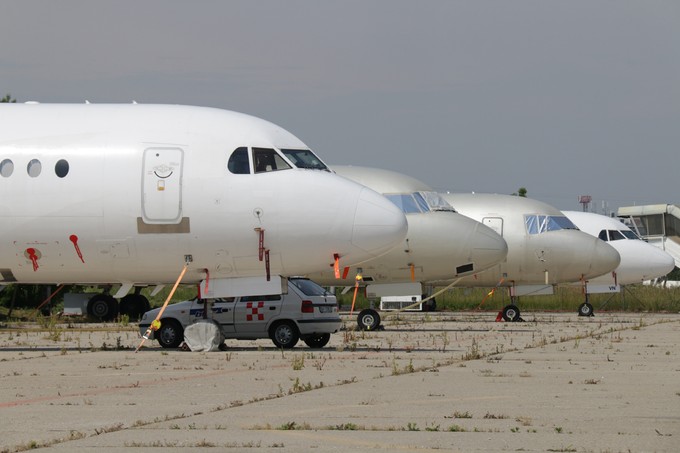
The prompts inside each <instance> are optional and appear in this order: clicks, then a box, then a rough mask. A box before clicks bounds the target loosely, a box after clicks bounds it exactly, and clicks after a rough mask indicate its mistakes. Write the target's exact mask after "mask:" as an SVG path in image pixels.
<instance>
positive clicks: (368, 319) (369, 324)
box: [357, 308, 380, 330]
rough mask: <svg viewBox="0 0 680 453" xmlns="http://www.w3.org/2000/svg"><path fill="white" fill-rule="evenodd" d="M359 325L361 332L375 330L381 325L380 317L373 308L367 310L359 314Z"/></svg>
mask: <svg viewBox="0 0 680 453" xmlns="http://www.w3.org/2000/svg"><path fill="white" fill-rule="evenodd" d="M357 324H359V329H361V330H375V329H377V328H378V326H379V325H380V315H379V314H378V312H377V311H375V310H373V309H372V308H366V309H364V310H361V311H360V312H359V316H357Z"/></svg>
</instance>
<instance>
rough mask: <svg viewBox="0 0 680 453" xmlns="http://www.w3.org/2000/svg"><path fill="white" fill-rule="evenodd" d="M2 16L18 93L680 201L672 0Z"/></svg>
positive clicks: (399, 160)
mask: <svg viewBox="0 0 680 453" xmlns="http://www.w3.org/2000/svg"><path fill="white" fill-rule="evenodd" d="M0 18H2V26H0V43H1V44H0V93H2V94H4V93H11V94H12V95H13V96H14V97H16V98H17V99H18V100H19V101H26V100H36V101H40V102H83V101H84V100H86V99H87V100H89V101H90V102H130V101H131V100H136V101H137V102H140V103H142V102H144V103H171V104H192V105H204V106H213V107H220V108H225V109H230V110H237V111H241V112H245V113H249V114H252V115H255V116H260V117H262V118H265V119H267V120H270V121H272V122H274V123H277V124H279V125H281V126H283V127H285V128H286V129H288V130H290V131H291V132H293V133H294V134H295V135H297V136H298V137H299V138H300V139H302V140H303V141H304V142H305V143H307V144H308V145H309V146H310V147H312V149H314V150H315V151H316V152H317V153H318V154H319V155H320V156H321V158H322V159H324V160H325V161H326V162H327V163H329V164H353V165H365V166H373V167H380V168H385V169H389V170H394V171H398V172H402V173H406V174H408V175H410V176H413V177H415V178H418V179H421V180H423V181H425V182H427V183H429V184H430V185H432V186H433V187H435V188H437V189H440V190H451V191H457V192H469V191H475V192H494V193H512V192H516V191H517V189H518V188H519V187H522V186H524V187H526V188H527V189H528V191H529V196H530V197H532V198H537V199H539V200H542V201H545V202H547V203H550V204H552V205H554V206H556V207H558V208H561V209H580V205H579V204H578V202H577V198H578V196H579V195H582V194H589V195H592V196H593V199H594V200H595V201H596V202H597V208H598V210H601V203H602V201H606V202H607V203H608V206H609V208H610V209H615V208H616V207H618V206H625V205H630V204H647V203H680V193H679V192H680V191H679V190H678V189H679V188H680V187H679V186H680V184H679V182H680V172H679V170H680V165H678V162H679V161H680V2H678V1H653V0H645V1H623V0H616V1H614V0H612V1H596V0H588V1H559V2H558V1H546V0H537V1H524V0H522V1H483V0H473V1H402V0H389V1H370V0H360V1H342V2H340V1H334V2H330V1H252V0H251V1H110V2H103V1H92V0H88V1H71V0H62V1H32V0H21V1H3V2H2V4H0ZM1 127H2V125H1V124H0V128H1Z"/></svg>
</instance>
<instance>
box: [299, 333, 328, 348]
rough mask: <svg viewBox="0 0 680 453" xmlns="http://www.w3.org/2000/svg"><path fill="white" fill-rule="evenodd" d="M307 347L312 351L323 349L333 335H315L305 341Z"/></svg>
mask: <svg viewBox="0 0 680 453" xmlns="http://www.w3.org/2000/svg"><path fill="white" fill-rule="evenodd" d="M303 341H304V342H305V344H306V345H307V346H309V347H310V348H312V349H321V348H323V347H324V346H326V345H327V344H328V342H329V341H331V334H329V333H323V334H321V335H313V336H311V337H309V338H305V339H304V340H303Z"/></svg>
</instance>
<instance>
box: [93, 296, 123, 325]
mask: <svg viewBox="0 0 680 453" xmlns="http://www.w3.org/2000/svg"><path fill="white" fill-rule="evenodd" d="M87 314H88V315H90V316H92V317H94V318H98V319H100V320H101V321H111V320H113V319H114V318H115V317H116V316H117V315H118V302H116V299H114V298H113V297H112V296H109V295H107V294H97V295H95V296H93V297H92V298H91V299H90V301H89V302H88V303H87Z"/></svg>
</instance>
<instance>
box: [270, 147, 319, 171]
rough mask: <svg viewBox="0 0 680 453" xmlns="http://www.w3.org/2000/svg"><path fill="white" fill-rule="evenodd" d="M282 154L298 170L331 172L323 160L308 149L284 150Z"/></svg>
mask: <svg viewBox="0 0 680 453" xmlns="http://www.w3.org/2000/svg"><path fill="white" fill-rule="evenodd" d="M281 152H282V153H283V154H284V155H285V156H286V157H287V158H288V160H290V161H291V162H292V163H293V165H295V166H296V167H297V168H305V169H310V170H326V171H330V170H329V169H328V167H327V166H326V164H324V163H323V162H321V160H320V159H319V158H318V157H316V155H315V154H314V153H313V152H311V151H310V150H308V149H282V150H281Z"/></svg>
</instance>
